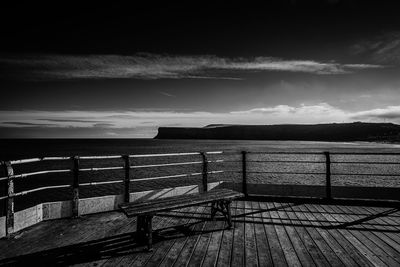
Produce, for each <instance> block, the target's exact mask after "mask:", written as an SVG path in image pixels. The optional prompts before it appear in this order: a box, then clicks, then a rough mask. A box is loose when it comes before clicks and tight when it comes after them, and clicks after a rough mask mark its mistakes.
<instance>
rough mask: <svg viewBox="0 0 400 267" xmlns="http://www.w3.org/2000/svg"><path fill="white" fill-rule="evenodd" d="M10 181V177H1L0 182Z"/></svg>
mask: <svg viewBox="0 0 400 267" xmlns="http://www.w3.org/2000/svg"><path fill="white" fill-rule="evenodd" d="M7 179H8V177H7V176H6V177H0V181H2V180H7Z"/></svg>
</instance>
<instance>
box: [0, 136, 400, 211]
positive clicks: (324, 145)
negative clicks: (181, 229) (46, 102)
mask: <svg viewBox="0 0 400 267" xmlns="http://www.w3.org/2000/svg"><path fill="white" fill-rule="evenodd" d="M219 150H222V151H224V152H225V153H224V154H223V155H214V156H210V158H209V159H210V160H216V159H223V160H225V162H223V163H213V164H209V170H211V171H212V170H215V171H220V170H223V171H224V173H219V174H215V175H214V174H213V175H210V176H209V179H210V181H215V180H224V181H227V182H234V183H240V182H241V179H242V174H241V161H240V160H241V157H240V153H239V152H240V151H243V150H246V151H253V152H257V151H258V152H277V151H284V152H318V153H319V152H323V151H330V152H337V153H342V152H346V153H348V152H351V153H354V152H366V153H369V152H374V153H383V152H400V145H398V144H380V143H367V142H352V143H345V142H306V141H304V142H302V141H250V140H249V141H246V140H244V141H243V140H240V141H231V140H154V139H30V140H27V139H25V140H0V159H1V160H10V159H23V158H31V157H43V156H74V155H80V156H83V155H123V154H152V153H173V152H197V151H219ZM199 160H200V159H199V157H198V156H194V157H179V158H177V157H168V158H146V159H135V160H133V161H132V162H131V164H132V165H136V166H137V165H147V164H158V163H166V162H168V163H171V162H182V161H199ZM276 160H278V161H280V160H282V161H285V160H289V161H319V162H322V163H282V162H281V163H270V162H265V161H276ZM324 160H325V158H324V156H323V154H321V153H320V154H318V155H298V154H297V155H268V154H267V155H265V154H249V155H248V164H247V170H248V182H249V183H255V184H259V183H263V184H265V183H266V184H268V183H271V184H303V185H323V184H324V183H325V175H324V173H325V164H324V163H323V161H324ZM341 161H346V162H348V161H350V162H385V163H386V164H357V163H353V164H339V163H332V166H331V169H332V173H333V176H332V184H333V185H336V186H379V187H380V186H384V187H400V176H399V174H400V164H399V163H400V156H382V155H378V156H370V155H366V156H360V155H356V156H354V155H332V162H341ZM388 163H389V164H388ZM80 164H81V168H86V167H106V166H122V164H123V162H122V161H121V160H120V159H119V160H81V162H80ZM70 167H71V162H70V161H65V162H54V161H51V162H41V163H35V164H24V165H19V166H15V173H16V174H18V173H25V172H32V171H37V170H46V169H66V168H70ZM201 171H202V169H201V165H200V164H197V165H193V166H192V165H185V166H170V167H157V168H145V169H135V170H134V171H132V172H131V176H132V177H131V179H135V178H148V177H158V176H166V175H175V174H186V173H198V172H201ZM0 172H1V171H0ZM263 172H268V173H263ZM274 172H304V173H308V174H282V173H274ZM343 173H344V174H352V175H340V174H343ZM362 174H369V175H362ZM379 174H385V175H386V176H379ZM0 176H3V175H0ZM123 176H124V173H123V171H99V172H85V173H83V172H82V173H81V174H80V182H81V183H85V182H101V181H110V180H121V179H122V177H123ZM200 179H201V176H194V177H183V178H176V179H175V178H172V179H162V180H151V181H145V182H143V181H141V182H139V181H137V182H133V183H132V185H131V189H132V190H131V191H144V190H150V189H157V188H165V187H171V186H181V185H189V184H197V183H200ZM71 181H72V177H71V174H49V175H38V176H32V177H28V178H24V179H17V180H16V181H15V192H20V191H24V190H29V189H32V188H37V187H42V186H49V185H63V184H71ZM4 185H5V184H4V183H3V184H1V183H0V190H1V192H4ZM122 192H123V188H122V184H121V183H115V184H110V185H96V186H82V187H81V189H80V197H83V198H85V197H92V196H99V195H110V194H120V193H122ZM70 198H71V192H70V190H68V189H50V190H42V191H39V192H35V193H32V194H29V195H26V196H21V197H18V198H17V199H16V209H17V210H18V209H22V208H26V207H28V206H31V205H33V204H34V203H42V202H47V201H58V200H67V199H70ZM1 206H2V205H1ZM0 213H2V212H1V208H0Z"/></svg>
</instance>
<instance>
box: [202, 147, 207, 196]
mask: <svg viewBox="0 0 400 267" xmlns="http://www.w3.org/2000/svg"><path fill="white" fill-rule="evenodd" d="M200 154H201V157H202V159H203V190H202V191H203V192H207V191H208V162H207V156H206V153H205V152H200Z"/></svg>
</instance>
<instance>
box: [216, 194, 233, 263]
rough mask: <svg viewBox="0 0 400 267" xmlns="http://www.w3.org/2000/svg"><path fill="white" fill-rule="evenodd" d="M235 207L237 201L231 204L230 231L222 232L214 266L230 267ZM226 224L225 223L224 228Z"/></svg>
mask: <svg viewBox="0 0 400 267" xmlns="http://www.w3.org/2000/svg"><path fill="white" fill-rule="evenodd" d="M236 206H237V201H234V202H232V205H231V215H232V223H233V227H232V229H225V230H224V231H223V236H222V240H221V246H220V249H219V254H218V259H217V263H216V265H215V266H222V267H226V266H231V257H232V246H233V232H234V224H235V222H234V220H235V218H236ZM226 226H227V223H225V227H226Z"/></svg>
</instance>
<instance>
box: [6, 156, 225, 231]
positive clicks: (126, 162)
mask: <svg viewBox="0 0 400 267" xmlns="http://www.w3.org/2000/svg"><path fill="white" fill-rule="evenodd" d="M222 153H223V152H222V151H211V152H190V153H168V154H142V155H109V156H73V157H43V158H31V159H21V160H11V161H3V162H2V164H1V165H2V166H3V168H4V171H5V173H6V176H5V177H0V181H6V183H7V184H6V186H5V189H6V190H5V191H6V192H5V195H4V196H0V200H6V203H5V206H6V208H5V212H6V229H7V230H6V232H7V233H11V232H13V229H12V228H13V227H14V198H15V197H19V196H23V195H27V194H30V193H33V192H38V191H42V190H47V189H60V188H70V189H72V199H71V201H72V216H74V217H76V216H78V207H79V188H80V187H81V186H92V185H105V184H115V183H123V188H124V189H123V198H124V201H125V202H129V194H130V183H131V182H139V181H149V180H160V179H169V178H181V177H192V176H202V185H203V186H202V190H203V191H207V190H208V188H207V185H208V175H209V174H216V173H222V172H223V171H222V170H220V171H208V170H207V165H208V164H209V163H220V162H223V160H220V159H217V160H208V159H207V155H219V154H222ZM181 156H201V161H186V162H174V163H164V164H148V165H132V164H131V162H130V159H134V158H152V157H181ZM104 159H121V160H123V166H111V167H93V168H81V167H80V161H81V160H104ZM44 161H71V162H72V168H70V169H58V170H43V171H35V172H28V173H21V174H14V168H13V166H15V165H21V164H26V163H37V162H44ZM187 165H202V166H203V167H202V172H194V173H184V174H175V175H165V176H156V177H147V178H136V179H132V178H131V172H130V170H132V169H142V168H155V167H170V166H187ZM106 170H124V179H122V180H112V181H100V182H86V183H80V179H79V176H80V174H81V173H82V172H92V171H106ZM60 173H70V174H71V175H72V183H71V184H63V185H50V186H43V187H38V188H34V189H30V190H24V191H20V192H15V191H14V180H19V179H22V178H27V177H31V176H37V175H43V174H60Z"/></svg>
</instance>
